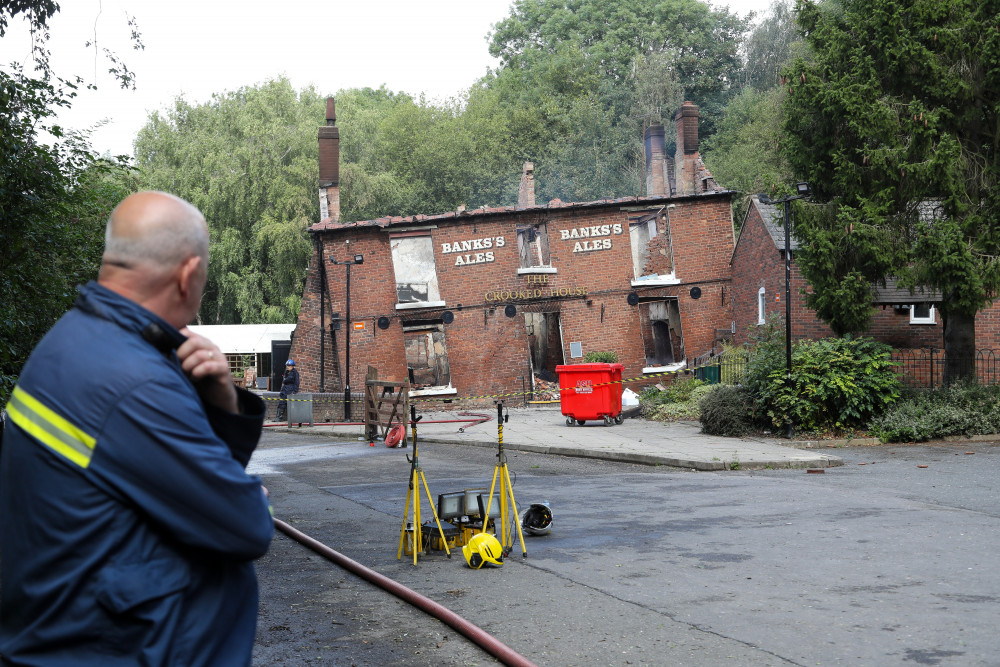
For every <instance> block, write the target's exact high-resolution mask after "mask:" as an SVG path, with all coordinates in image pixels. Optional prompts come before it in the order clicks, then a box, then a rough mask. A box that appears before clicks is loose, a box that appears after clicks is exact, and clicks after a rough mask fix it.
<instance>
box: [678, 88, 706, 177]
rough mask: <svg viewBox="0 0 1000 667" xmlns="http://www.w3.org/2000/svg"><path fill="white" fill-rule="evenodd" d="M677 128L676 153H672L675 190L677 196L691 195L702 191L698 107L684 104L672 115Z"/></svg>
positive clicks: (687, 103)
mask: <svg viewBox="0 0 1000 667" xmlns="http://www.w3.org/2000/svg"><path fill="white" fill-rule="evenodd" d="M674 125H676V126H677V152H675V153H674V170H675V172H676V173H675V176H676V179H677V185H676V187H675V190H676V192H677V194H679V195H693V194H696V193H698V192H700V191H701V190H702V188H701V187H700V184H698V183H696V181H697V178H698V162H699V159H700V158H699V155H698V105H696V104H695V103H694V102H684V104H682V105H681V108H680V109H679V110H678V111H677V113H676V114H675V115H674Z"/></svg>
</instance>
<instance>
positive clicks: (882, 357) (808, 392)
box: [759, 337, 901, 431]
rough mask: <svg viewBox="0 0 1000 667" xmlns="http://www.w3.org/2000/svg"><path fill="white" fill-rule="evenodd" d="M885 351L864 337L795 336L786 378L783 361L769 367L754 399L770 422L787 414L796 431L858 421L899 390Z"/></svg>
mask: <svg viewBox="0 0 1000 667" xmlns="http://www.w3.org/2000/svg"><path fill="white" fill-rule="evenodd" d="M891 351H892V348H891V347H889V346H888V345H885V344H884V343H877V342H875V341H874V340H871V339H867V338H857V339H855V338H850V337H844V338H823V339H821V340H811V341H799V342H798V343H797V344H796V345H795V346H794V347H793V348H792V373H791V378H790V379H788V378H786V371H785V368H784V365H782V366H780V367H778V368H775V369H772V370H771V372H770V373H769V374H768V381H767V382H766V383H764V385H763V387H762V388H761V395H760V397H759V399H762V400H763V402H764V403H765V404H766V405H767V410H766V414H767V416H768V417H769V418H770V420H771V423H772V424H774V425H775V426H780V425H782V424H784V423H786V422H787V421H788V420H789V419H791V421H792V423H794V424H795V426H796V428H797V429H799V430H801V431H817V430H826V429H845V428H856V427H860V426H864V425H865V424H867V423H868V422H869V421H870V420H871V419H872V417H873V416H874V415H877V414H881V413H882V412H884V411H885V409H886V408H887V407H888V406H890V405H892V404H893V403H895V402H896V400H897V399H898V398H899V396H900V388H901V387H900V384H899V378H898V377H897V374H896V369H895V364H894V363H893V361H892V359H891V358H890V353H891Z"/></svg>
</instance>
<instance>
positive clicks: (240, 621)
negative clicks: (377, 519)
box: [0, 192, 273, 666]
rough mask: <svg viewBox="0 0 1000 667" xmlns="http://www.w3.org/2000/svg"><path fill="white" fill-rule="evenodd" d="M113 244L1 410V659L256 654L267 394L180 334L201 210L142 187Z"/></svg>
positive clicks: (60, 661) (188, 306)
mask: <svg viewBox="0 0 1000 667" xmlns="http://www.w3.org/2000/svg"><path fill="white" fill-rule="evenodd" d="M105 240H106V246H105V251H104V257H103V262H102V265H101V271H100V275H99V277H98V280H97V282H96V283H90V284H88V285H86V286H85V287H83V288H82V289H81V291H80V296H79V298H78V300H77V302H76V305H75V306H74V308H73V309H72V310H71V311H70V312H68V313H67V314H66V315H65V316H63V318H62V319H60V320H59V322H58V323H56V325H55V326H54V327H53V328H52V330H51V331H50V332H49V333H48V334H47V335H46V336H45V338H44V339H43V340H42V341H41V343H39V345H38V347H37V348H35V350H34V352H33V353H32V355H31V358H30V359H29V360H28V362H27V364H25V366H24V370H23V372H22V373H21V375H20V377H19V378H18V383H17V386H16V387H15V388H14V390H13V393H12V396H11V399H10V402H9V403H8V404H7V413H8V415H7V428H6V430H5V433H4V437H3V448H2V451H0V550H2V553H3V567H2V568H0V662H2V663H3V664H5V665H8V664H9V665H46V666H48V665H186V666H190V665H213V666H215V665H248V664H250V659H251V652H252V649H253V640H254V630H255V625H256V618H257V578H256V574H255V573H254V569H253V564H252V561H253V560H254V559H255V558H258V557H259V556H261V555H263V554H264V553H265V552H266V551H267V548H268V545H269V543H270V540H271V537H272V535H273V522H272V519H271V516H270V508H269V506H268V502H267V498H266V493H265V491H264V490H263V488H262V487H261V484H260V480H259V479H258V478H256V477H251V476H249V475H247V474H246V472H245V470H244V469H245V467H246V465H247V463H248V462H249V461H250V456H251V454H252V453H253V450H254V448H255V447H256V445H257V440H258V438H259V437H260V432H261V427H262V425H263V420H264V405H263V402H262V401H261V400H260V399H258V398H257V397H255V396H254V395H253V394H251V393H250V392H246V391H244V390H237V389H236V387H235V385H234V383H233V381H232V378H231V377H230V374H229V367H228V364H227V362H226V358H225V355H223V354H222V353H221V352H220V351H219V349H218V348H217V347H215V346H214V345H213V344H212V343H211V342H209V341H208V340H207V339H205V338H202V337H200V336H196V335H193V334H191V332H190V331H188V330H187V329H186V328H185V327H186V325H187V324H188V323H189V322H190V321H191V320H192V318H193V317H194V316H195V314H196V313H197V311H198V307H199V304H200V302H201V295H202V290H203V288H204V286H205V279H206V275H207V274H206V270H207V263H208V230H207V228H206V226H205V220H204V218H203V217H202V215H201V213H199V212H198V210H197V209H196V208H194V207H193V206H191V205H190V204H189V203H187V202H185V201H184V200H182V199H178V198H177V197H174V196H172V195H168V194H166V193H162V192H140V193H138V194H134V195H132V196H130V197H128V198H126V199H125V200H124V201H122V202H121V203H120V204H119V205H118V207H117V208H116V209H115V211H114V212H113V213H112V215H111V218H110V219H109V221H108V227H107V232H106V239H105ZM109 368H113V369H114V370H113V371H110V372H109V370H108V369H109Z"/></svg>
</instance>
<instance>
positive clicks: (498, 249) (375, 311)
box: [292, 191, 734, 397]
mask: <svg viewBox="0 0 1000 667" xmlns="http://www.w3.org/2000/svg"><path fill="white" fill-rule="evenodd" d="M668 207H669V208H668ZM650 216H652V217H653V218H655V220H656V235H654V236H653V241H654V243H651V244H647V245H648V246H649V247H648V249H647V251H648V254H649V260H648V261H647V262H646V263H645V266H644V272H645V273H646V274H647V275H650V274H653V273H656V274H657V278H655V279H652V280H647V281H643V282H641V283H637V282H634V281H635V275H634V269H633V266H634V261H633V250H632V244H631V243H630V238H631V237H630V223H631V222H632V221H635V220H637V219H640V218H643V217H646V218H649V217H650ZM540 223H544V231H545V233H546V234H547V236H548V248H549V261H548V266H547V267H544V268H537V269H525V268H523V267H522V266H521V263H522V262H521V256H520V253H519V246H518V229H523V228H525V227H527V226H532V225H538V224H540ZM311 233H312V235H313V238H314V241H315V250H314V255H313V258H312V260H311V264H310V270H309V277H308V280H307V284H306V288H305V291H304V294H303V299H302V306H301V309H300V314H299V319H298V326H297V328H296V333H295V338H294V340H293V344H292V354H293V355H294V357H295V359H296V360H297V362H298V364H299V367H300V370H301V374H302V377H303V380H302V381H303V386H304V387H306V388H307V389H309V390H318V389H319V383H320V380H321V377H322V381H323V384H324V389H326V390H327V391H330V390H335V389H339V388H342V387H343V369H344V364H345V358H344V357H345V351H346V334H347V331H348V327H350V355H351V367H350V384H351V387H352V390H355V391H357V390H359V388H360V387H363V385H364V378H365V373H366V370H367V367H368V366H369V365H371V366H374V367H375V368H377V369H378V372H379V375H380V377H384V378H394V379H404V378H406V377H407V374H408V369H409V368H410V367H412V363H410V362H412V359H411V360H410V362H408V360H407V355H406V338H407V336H408V335H411V336H412V335H414V334H408V333H407V330H409V331H412V330H414V329H420V327H421V326H427V327H431V328H434V329H435V330H437V329H440V330H443V332H444V339H443V345H442V346H440V347H441V349H439V350H438V352H439V353H444V354H446V356H447V365H448V368H449V370H450V383H451V387H452V389H453V390H454V392H455V394H456V395H457V396H459V397H467V396H492V395H497V394H503V393H507V392H519V391H521V390H522V388H530V387H531V377H532V370H533V369H532V367H531V362H530V357H531V354H530V347H529V345H530V343H529V334H531V333H533V332H529V331H528V330H527V325H526V320H525V317H524V313H525V312H535V313H556V314H558V319H557V322H558V328H557V329H554V330H553V331H549V332H548V333H549V335H548V343H549V345H550V346H552V345H554V346H557V347H558V349H557V350H556V351H555V356H556V357H558V358H559V359H561V362H562V363H577V362H580V361H582V358H581V357H573V356H572V355H571V344H579V346H578V347H579V349H580V351H581V352H582V353H583V354H586V353H588V352H593V351H614V352H616V353H618V355H619V358H620V359H621V361H622V363H623V364H624V365H625V373H626V375H627V376H628V377H637V376H642V375H643V371H644V369H648V368H649V366H648V364H647V361H648V357H649V356H650V354H651V352H650V350H648V349H647V348H648V347H649V346H650V344H651V343H650V340H649V336H646V337H644V336H643V333H642V330H641V319H642V317H641V314H640V311H641V306H637V305H630V304H629V303H628V295H629V294H630V293H632V292H634V293H635V294H636V295H637V296H639V297H641V298H642V300H643V303H647V302H649V301H658V300H668V301H671V300H672V301H673V302H674V304H675V306H676V308H675V309H674V311H675V312H677V313H679V321H676V322H671V326H672V327H673V328H674V330H675V331H677V332H679V334H680V338H681V340H679V341H677V340H675V341H674V343H675V344H676V345H677V346H678V349H679V350H683V351H685V352H686V353H687V355H688V356H694V355H697V354H703V353H705V352H707V351H709V350H711V349H712V347H713V344H714V343H715V333H716V330H717V329H719V328H722V327H728V326H730V322H731V320H732V314H731V312H730V306H729V301H728V300H727V299H726V298H725V291H726V289H727V288H728V286H729V283H730V281H729V279H728V273H729V260H730V257H731V255H732V250H733V242H734V239H733V234H732V222H731V213H730V193H728V192H724V191H718V192H710V193H705V194H701V195H692V196H684V197H648V198H635V197H629V198H624V199H617V200H603V201H598V202H588V203H562V202H558V201H555V202H551V203H549V204H548V205H545V206H533V207H520V208H517V207H506V208H495V209H477V210H473V211H461V212H450V213H446V214H442V215H435V216H413V217H406V218H402V217H399V218H382V219H379V220H371V221H365V222H359V223H346V224H341V223H337V222H333V221H326V222H322V223H320V224H318V225H315V226H313V228H312V229H311ZM400 235H402V238H408V236H407V235H409V236H410V237H412V236H429V237H430V239H431V243H432V247H433V249H434V266H435V270H436V271H435V272H436V278H437V286H438V291H439V294H440V300H441V302H443V305H442V304H441V303H440V302H435V304H434V305H433V306H426V307H424V306H422V305H421V304H419V303H417V304H403V307H400V304H399V293H398V292H397V289H396V272H395V266H394V263H393V250H392V247H391V244H392V240H393V239H394V238H398V237H399V236H400ZM486 239H489V240H490V241H489V244H488V248H487V246H486V243H485V240H486ZM500 239H502V241H500ZM320 252H322V256H323V257H324V258H325V260H326V263H325V267H324V268H325V276H326V281H325V290H324V287H323V286H324V282H323V278H322V276H323V271H321V270H320V268H319V260H320ZM487 253H488V254H487ZM356 254H361V255H363V256H364V263H363V264H358V265H354V266H352V267H351V321H350V322H346V321H345V322H342V325H341V327H340V329H339V330H338V331H333V332H331V331H330V330H329V322H330V320H331V314H332V313H334V312H336V313H339V314H340V315H341V317H345V316H346V310H347V308H346V298H345V287H346V285H345V283H346V269H345V267H344V266H340V265H334V264H332V263H331V261H330V259H335V260H338V261H343V260H346V259H350V258H352V257H353V256H354V255H356ZM671 267H672V273H671V272H670V269H671ZM660 271H662V274H661V273H659V272H660ZM668 274H669V275H668ZM692 287H698V288H699V290H700V294H699V295H698V298H693V297H692ZM321 293H323V294H325V297H326V298H327V299H328V301H327V303H326V306H325V314H324V319H325V320H326V321H327V331H326V334H325V336H321V335H320V331H321V329H320V295H321ZM508 306H513V307H514V309H515V314H514V316H513V317H508V316H507V314H506V312H505V311H506V308H507V307H508ZM445 311H448V312H450V313H451V314H452V316H453V318H454V319H453V320H452V321H451V322H445V321H444V317H445V316H444V313H445ZM383 317H384V318H387V319H388V321H389V326H388V327H387V328H385V329H382V328H379V326H378V321H379V318H383ZM416 335H417V336H421V335H422V334H420V333H419V332H418V333H417V334H416ZM321 338H325V341H324V342H325V347H322V346H321V340H320V339H321ZM428 340H430V339H428ZM576 347H577V346H576V345H573V348H576ZM321 349H323V357H324V360H323V363H324V365H323V368H322V373H321V368H320V356H321V355H320V350H321ZM535 370H538V369H535ZM446 395H447V394H446Z"/></svg>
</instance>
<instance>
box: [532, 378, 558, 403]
mask: <svg viewBox="0 0 1000 667" xmlns="http://www.w3.org/2000/svg"><path fill="white" fill-rule="evenodd" d="M534 395H535V398H534V400H536V401H558V400H559V380H555V381H554V382H549V381H548V380H543V379H542V378H541V377H540V376H538V375H537V374H536V375H535V389H534Z"/></svg>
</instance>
